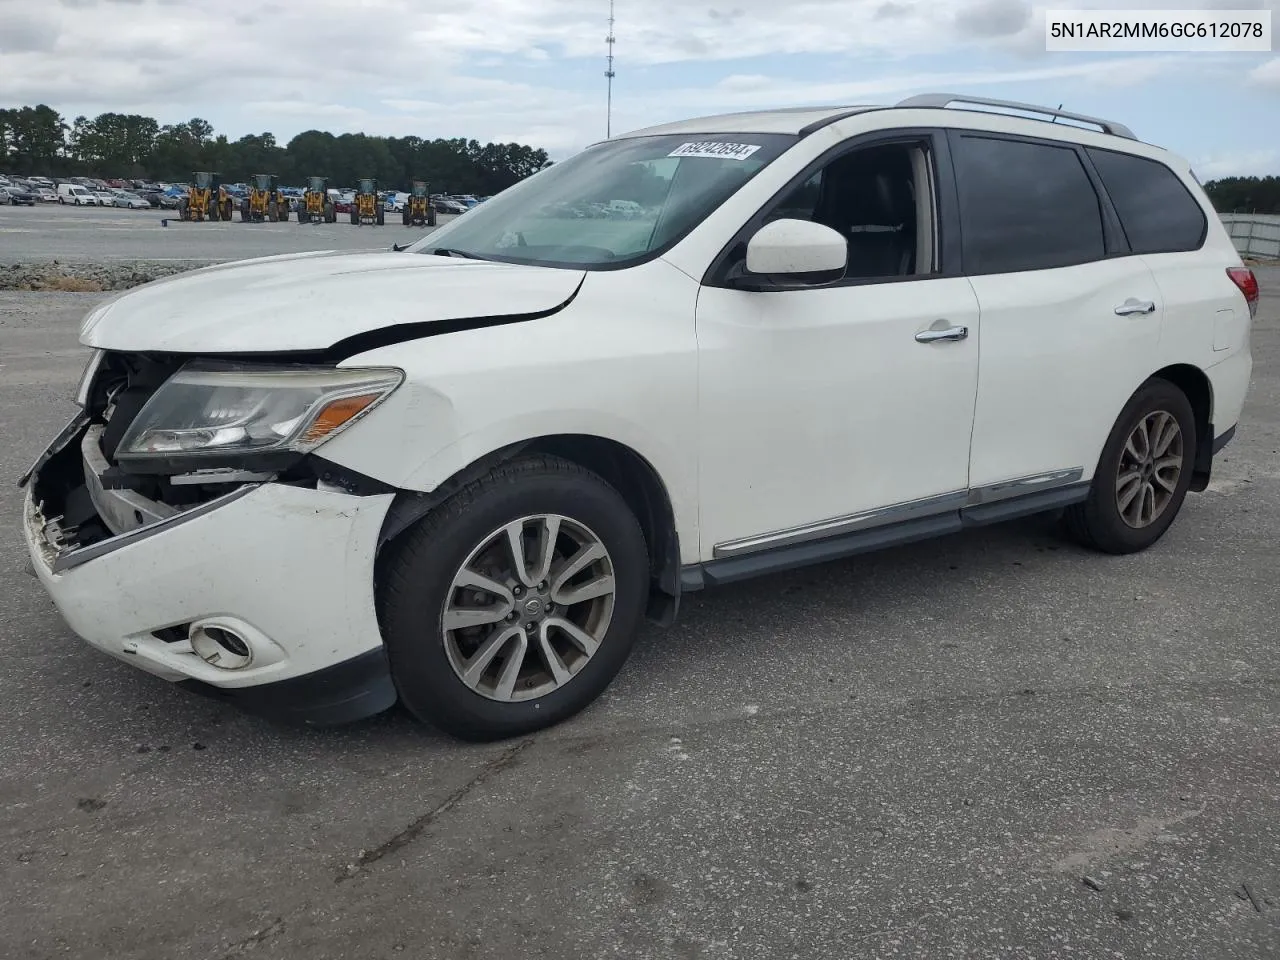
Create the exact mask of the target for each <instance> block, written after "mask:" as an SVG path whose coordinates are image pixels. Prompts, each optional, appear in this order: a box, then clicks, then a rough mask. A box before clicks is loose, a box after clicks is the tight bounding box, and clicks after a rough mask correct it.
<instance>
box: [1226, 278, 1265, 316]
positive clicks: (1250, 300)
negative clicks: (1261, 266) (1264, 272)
mask: <svg viewBox="0 0 1280 960" xmlns="http://www.w3.org/2000/svg"><path fill="white" fill-rule="evenodd" d="M1227 276H1229V277H1230V278H1231V282H1232V283H1234V284H1235V285H1236V286H1237V287H1239V288H1240V292H1241V293H1243V294H1244V302H1245V303H1247V304H1249V316H1251V317H1256V316H1257V315H1258V278H1257V277H1255V276H1254V275H1253V271H1252V270H1250V269H1249V268H1248V267H1227Z"/></svg>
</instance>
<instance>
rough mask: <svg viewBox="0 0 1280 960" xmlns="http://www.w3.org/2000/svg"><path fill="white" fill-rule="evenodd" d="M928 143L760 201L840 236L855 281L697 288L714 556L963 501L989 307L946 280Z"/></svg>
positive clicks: (855, 161) (850, 161)
mask: <svg viewBox="0 0 1280 960" xmlns="http://www.w3.org/2000/svg"><path fill="white" fill-rule="evenodd" d="M931 142H932V141H931V139H930V138H928V137H925V138H923V139H922V140H920V141H912V142H898V143H891V144H887V145H877V146H874V147H862V148H855V149H854V150H852V151H850V152H848V153H845V154H843V155H841V156H839V157H836V158H834V159H831V160H829V161H827V163H826V164H825V166H822V167H821V168H820V169H819V170H818V171H816V172H813V173H812V174H811V175H810V174H808V173H807V174H805V175H804V176H803V178H802V182H800V183H799V184H798V185H797V187H796V190H795V191H794V192H793V193H792V194H789V195H788V196H787V197H786V198H784V199H783V200H782V201H780V202H779V203H778V204H777V205H776V207H775V208H774V209H773V210H772V211H768V212H766V213H765V215H764V218H763V219H765V220H768V219H774V218H775V217H783V216H785V217H804V218H808V219H813V220H816V221H817V222H821V223H823V224H825V225H827V226H831V227H833V228H834V229H837V230H838V231H840V232H841V233H842V234H844V235H845V236H846V237H847V238H848V241H849V250H850V262H849V270H848V276H847V277H846V279H845V280H844V281H842V282H840V283H838V284H835V285H832V286H825V287H815V288H807V289H791V290H781V291H771V292H751V291H744V290H735V289H730V288H727V287H724V286H719V285H715V284H714V283H713V284H709V285H707V286H704V287H703V289H702V291H701V294H700V296H699V300H698V308H697V335H698V350H699V358H700V359H699V384H700V387H699V392H700V402H699V412H698V416H699V422H700V434H701V439H700V442H701V468H700V481H699V487H700V499H701V530H702V539H701V555H702V559H703V560H710V559H713V558H714V557H718V556H729V555H742V554H743V553H746V552H752V551H755V550H758V549H767V548H769V547H771V546H781V545H784V544H786V543H790V542H796V541H797V540H808V539H817V538H820V537H822V536H826V535H834V534H837V533H841V532H846V531H847V530H849V529H854V528H857V527H859V526H872V525H878V524H880V523H889V522H892V521H893V520H895V519H909V518H911V517H912V516H919V515H921V514H922V513H929V512H942V511H943V510H946V509H948V508H949V509H952V510H954V509H957V508H958V507H959V506H960V505H962V503H963V500H964V497H965V494H966V492H967V489H968V468H969V441H970V432H971V428H972V424H973V411H974V403H975V397H976V391H977V380H978V340H979V325H978V304H977V299H976V297H975V295H974V292H973V289H972V287H971V285H970V284H969V281H968V280H967V279H965V278H964V277H961V276H940V275H939V273H940V271H939V269H938V256H937V250H938V247H939V244H938V242H937V238H938V229H937V223H938V217H937V214H936V211H937V204H936V202H935V200H934V187H933V184H934V183H935V182H936V176H935V173H934V170H935V165H934V163H933V158H932V155H931V150H930V143H931ZM886 508H888V509H886Z"/></svg>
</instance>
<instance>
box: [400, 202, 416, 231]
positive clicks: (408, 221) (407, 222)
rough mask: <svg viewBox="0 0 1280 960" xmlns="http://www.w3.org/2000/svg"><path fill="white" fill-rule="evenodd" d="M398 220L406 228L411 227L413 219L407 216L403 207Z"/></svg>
mask: <svg viewBox="0 0 1280 960" xmlns="http://www.w3.org/2000/svg"><path fill="white" fill-rule="evenodd" d="M400 220H401V221H402V222H403V223H404V225H405V226H406V227H411V226H413V217H411V216H409V208H408V207H405V208H404V209H403V210H402V211H400Z"/></svg>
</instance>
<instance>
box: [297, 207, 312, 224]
mask: <svg viewBox="0 0 1280 960" xmlns="http://www.w3.org/2000/svg"><path fill="white" fill-rule="evenodd" d="M310 220H311V215H310V214H309V213H307V208H306V207H299V208H298V222H299V223H307V222H309V221H310Z"/></svg>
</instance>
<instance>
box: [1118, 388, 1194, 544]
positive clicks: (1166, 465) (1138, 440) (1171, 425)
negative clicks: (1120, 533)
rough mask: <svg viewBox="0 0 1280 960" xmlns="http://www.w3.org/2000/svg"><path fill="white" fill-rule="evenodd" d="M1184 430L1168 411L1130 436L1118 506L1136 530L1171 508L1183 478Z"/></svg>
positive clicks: (1121, 471) (1143, 421)
mask: <svg viewBox="0 0 1280 960" xmlns="http://www.w3.org/2000/svg"><path fill="white" fill-rule="evenodd" d="M1183 455H1184V450H1183V435H1182V428H1181V427H1180V426H1178V420H1177V418H1176V417H1175V416H1174V415H1173V414H1171V413H1168V412H1167V411H1164V410H1156V411H1154V412H1153V413H1149V414H1147V415H1146V416H1145V417H1143V418H1142V419H1141V420H1139V421H1138V423H1137V425H1136V426H1135V427H1134V428H1133V430H1132V431H1131V432H1130V433H1129V437H1128V439H1127V440H1125V444H1124V449H1123V450H1122V451H1121V453H1120V466H1119V469H1118V470H1117V472H1116V507H1117V509H1118V510H1119V512H1120V519H1122V520H1123V521H1124V522H1125V523H1126V524H1127V525H1128V526H1130V527H1133V528H1134V529H1139V530H1140V529H1142V528H1143V527H1149V526H1151V524H1153V523H1155V522H1156V521H1157V520H1158V519H1159V518H1160V517H1161V515H1162V514H1163V513H1164V512H1165V510H1166V509H1167V508H1168V506H1169V503H1170V502H1171V501H1172V500H1173V497H1174V494H1175V493H1176V492H1177V490H1178V481H1179V480H1181V479H1182V461H1183Z"/></svg>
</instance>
